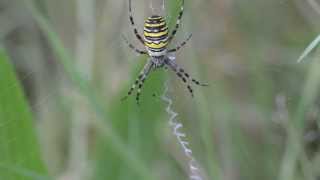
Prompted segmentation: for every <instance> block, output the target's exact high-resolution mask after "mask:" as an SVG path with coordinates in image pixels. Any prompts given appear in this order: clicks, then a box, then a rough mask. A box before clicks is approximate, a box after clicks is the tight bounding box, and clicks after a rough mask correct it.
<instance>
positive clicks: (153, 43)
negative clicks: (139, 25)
mask: <svg viewBox="0 0 320 180" xmlns="http://www.w3.org/2000/svg"><path fill="white" fill-rule="evenodd" d="M144 40H145V46H146V47H147V49H148V52H149V54H150V55H151V56H162V55H164V54H165V53H166V48H167V44H168V26H167V24H166V21H165V19H164V18H163V17H161V16H157V15H154V16H151V17H149V18H148V19H147V20H146V21H145V24H144Z"/></svg>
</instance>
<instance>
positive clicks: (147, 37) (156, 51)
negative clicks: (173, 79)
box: [123, 0, 207, 104]
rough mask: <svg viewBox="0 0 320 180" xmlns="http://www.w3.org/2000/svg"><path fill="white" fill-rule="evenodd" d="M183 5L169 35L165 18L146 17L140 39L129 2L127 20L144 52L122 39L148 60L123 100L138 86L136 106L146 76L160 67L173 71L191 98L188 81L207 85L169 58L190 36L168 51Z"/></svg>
mask: <svg viewBox="0 0 320 180" xmlns="http://www.w3.org/2000/svg"><path fill="white" fill-rule="evenodd" d="M183 5H184V0H182V5H181V8H180V12H179V16H178V19H177V22H176V26H175V28H174V29H173V31H172V32H171V34H170V35H169V30H168V26H167V24H166V21H165V18H164V17H162V16H159V15H152V16H150V17H148V18H147V19H146V21H145V23H144V28H143V35H144V36H143V38H142V37H141V35H140V34H139V33H138V30H137V28H136V26H135V23H134V20H133V16H132V9H131V0H129V20H130V22H131V25H132V27H133V32H134V34H135V36H136V37H137V39H138V40H139V41H140V43H141V44H142V45H143V46H144V47H145V50H140V49H138V48H136V47H135V46H134V45H132V44H130V43H129V42H128V40H127V39H126V38H125V37H123V39H124V40H125V42H126V43H127V44H128V46H129V47H130V48H131V49H133V50H134V51H135V52H136V53H138V54H145V55H148V56H149V57H150V58H149V60H148V62H147V63H146V65H145V66H144V68H143V69H142V71H141V72H140V75H139V76H138V78H137V79H136V81H135V83H134V84H133V85H132V87H131V88H130V90H129V92H128V94H127V96H126V97H124V99H126V98H127V97H128V96H130V95H131V94H132V93H133V91H134V90H135V88H136V87H137V86H138V89H137V95H136V101H137V104H139V99H140V93H141V89H142V86H143V84H144V82H145V80H146V78H147V76H148V75H149V73H150V72H151V71H152V70H154V69H157V68H162V67H164V68H169V69H171V70H173V71H174V72H175V73H176V74H177V76H178V77H179V78H180V79H181V80H182V81H183V82H184V83H185V84H186V85H187V88H188V91H189V92H190V93H191V96H193V89H192V87H191V85H190V84H189V81H191V82H193V83H195V84H196V85H199V86H207V84H204V83H200V82H199V81H197V80H195V79H194V78H192V77H191V76H190V75H189V74H188V73H187V72H186V71H185V70H184V69H182V68H181V67H179V66H178V65H177V63H176V62H175V57H173V56H169V54H170V53H173V52H176V51H178V50H179V49H180V48H182V47H183V46H184V45H185V44H186V43H187V42H188V40H189V39H190V38H191V36H192V35H191V34H190V35H189V36H188V38H187V39H186V40H185V41H183V42H182V43H181V44H179V45H178V46H176V47H175V48H173V49H168V45H169V44H170V42H171V41H172V39H173V38H174V36H175V34H176V33H177V30H178V28H179V25H180V20H181V18H182V15H183Z"/></svg>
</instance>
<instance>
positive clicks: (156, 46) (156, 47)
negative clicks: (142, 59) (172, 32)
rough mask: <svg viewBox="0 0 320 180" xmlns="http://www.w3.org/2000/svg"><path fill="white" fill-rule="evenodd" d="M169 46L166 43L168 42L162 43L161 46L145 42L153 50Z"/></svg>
mask: <svg viewBox="0 0 320 180" xmlns="http://www.w3.org/2000/svg"><path fill="white" fill-rule="evenodd" d="M167 44H168V42H167V41H166V42H160V43H159V44H156V43H148V42H145V45H146V46H147V47H148V48H152V49H161V48H164V47H166V46H167Z"/></svg>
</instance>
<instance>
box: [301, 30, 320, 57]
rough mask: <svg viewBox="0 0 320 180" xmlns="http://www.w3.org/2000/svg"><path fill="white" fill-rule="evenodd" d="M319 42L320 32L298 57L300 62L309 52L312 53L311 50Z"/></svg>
mask: <svg viewBox="0 0 320 180" xmlns="http://www.w3.org/2000/svg"><path fill="white" fill-rule="evenodd" d="M319 42H320V34H319V35H318V36H317V37H316V38H315V39H314V40H313V41H312V42H311V43H310V44H309V46H308V47H307V48H306V49H305V50H304V51H303V53H302V54H301V56H300V57H299V59H298V63H300V62H301V61H302V60H303V59H304V58H305V57H306V56H307V55H308V54H310V52H311V51H312V50H313V49H314V48H315V47H316V46H317V45H318V44H319Z"/></svg>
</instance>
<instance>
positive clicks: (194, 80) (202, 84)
mask: <svg viewBox="0 0 320 180" xmlns="http://www.w3.org/2000/svg"><path fill="white" fill-rule="evenodd" d="M178 69H179V72H180V73H182V74H184V76H185V77H187V78H188V79H190V80H191V81H192V82H193V83H194V84H196V85H198V86H208V84H207V83H201V82H199V81H198V80H196V79H194V78H192V77H191V76H190V75H189V74H188V73H187V72H186V71H185V70H184V69H182V68H181V67H178Z"/></svg>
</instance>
